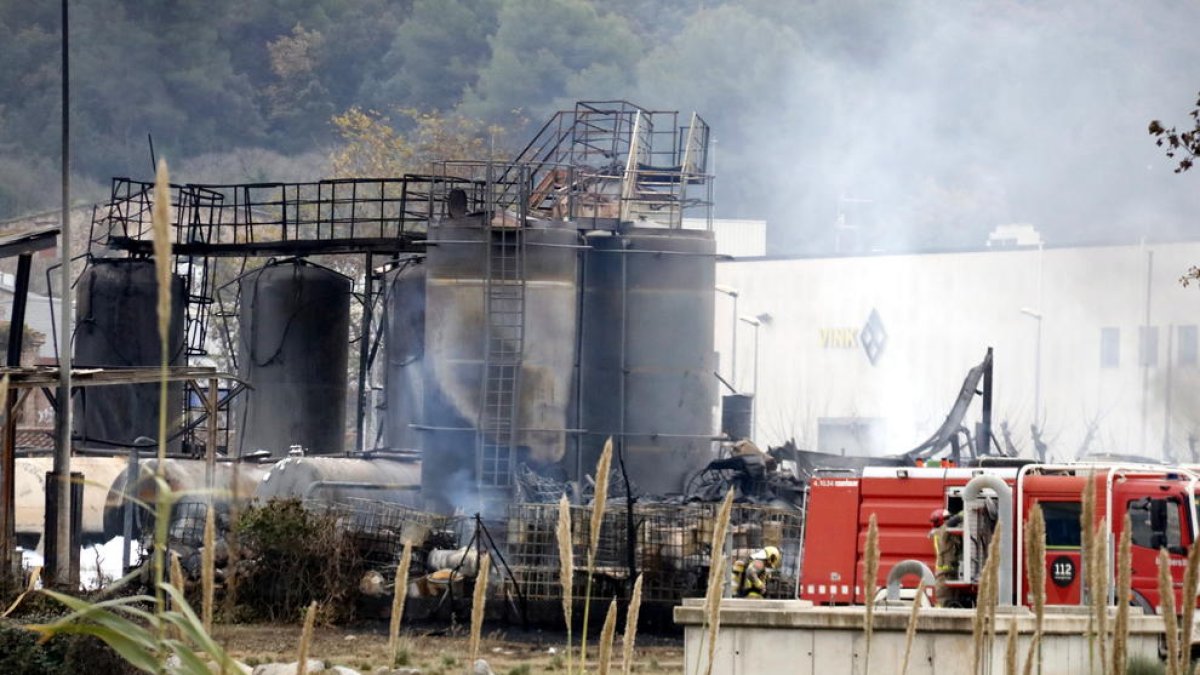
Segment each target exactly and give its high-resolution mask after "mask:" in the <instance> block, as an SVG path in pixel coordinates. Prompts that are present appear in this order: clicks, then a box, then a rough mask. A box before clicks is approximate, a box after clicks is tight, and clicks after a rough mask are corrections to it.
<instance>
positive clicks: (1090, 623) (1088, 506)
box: [1079, 471, 1096, 672]
mask: <svg viewBox="0 0 1200 675" xmlns="http://www.w3.org/2000/svg"><path fill="white" fill-rule="evenodd" d="M1082 501H1083V506H1082V507H1081V510H1080V512H1079V528H1080V532H1081V534H1082V538H1083V541H1082V550H1081V551H1080V552H1079V553H1080V555H1079V558H1080V561H1081V562H1082V563H1083V567H1084V570H1083V572H1084V578H1083V581H1082V586H1083V588H1082V589H1081V590H1082V592H1083V593H1087V594H1091V593H1092V567H1093V562H1092V554H1093V551H1094V550H1095V548H1096V530H1095V527H1094V526H1095V522H1096V520H1095V519H1096V474H1095V472H1094V471H1088V474H1087V476H1086V478H1085V482H1084V484H1083V500H1082ZM1093 604H1094V603H1093ZM1084 637H1085V638H1087V641H1088V672H1095V670H1096V663H1095V652H1096V613H1095V612H1088V620H1087V624H1086V625H1085V626H1084Z"/></svg>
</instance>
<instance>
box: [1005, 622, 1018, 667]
mask: <svg viewBox="0 0 1200 675" xmlns="http://www.w3.org/2000/svg"><path fill="white" fill-rule="evenodd" d="M1017 634H1018V631H1017V617H1015V616H1014V617H1011V618H1010V619H1009V620H1008V644H1007V646H1006V647H1005V649H1004V672H1005V675H1017V671H1018V670H1019V669H1020V665H1021V664H1020V662H1019V661H1018V660H1017Z"/></svg>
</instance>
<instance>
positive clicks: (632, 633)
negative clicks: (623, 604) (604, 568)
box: [621, 574, 642, 675]
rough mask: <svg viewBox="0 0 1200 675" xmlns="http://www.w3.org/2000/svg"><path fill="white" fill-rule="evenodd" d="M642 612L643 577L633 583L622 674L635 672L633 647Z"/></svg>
mask: <svg viewBox="0 0 1200 675" xmlns="http://www.w3.org/2000/svg"><path fill="white" fill-rule="evenodd" d="M641 610H642V575H641V574H639V575H638V576H637V581H635V582H633V594H632V595H631V596H630V597H629V609H627V610H626V611H625V638H624V640H622V644H621V657H622V660H621V672H622V675H629V674H630V673H631V672H632V671H633V645H634V642H635V641H636V640H637V624H638V614H640V613H641Z"/></svg>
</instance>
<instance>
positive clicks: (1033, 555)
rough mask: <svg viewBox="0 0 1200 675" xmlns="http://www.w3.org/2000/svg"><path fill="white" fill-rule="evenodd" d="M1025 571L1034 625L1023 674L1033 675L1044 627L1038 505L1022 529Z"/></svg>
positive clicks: (1042, 547)
mask: <svg viewBox="0 0 1200 675" xmlns="http://www.w3.org/2000/svg"><path fill="white" fill-rule="evenodd" d="M1025 572H1026V575H1027V577H1028V579H1029V588H1030V595H1031V596H1032V597H1031V598H1030V600H1031V604H1033V621H1034V623H1033V637H1032V638H1031V639H1030V640H1029V652H1028V653H1027V654H1026V655H1025V670H1024V671H1023V672H1024V675H1033V672H1034V664H1035V663H1038V662H1040V661H1041V643H1042V631H1043V630H1044V629H1045V624H1046V517H1045V515H1044V514H1043V513H1042V507H1041V505H1040V504H1034V505H1033V509H1032V510H1031V511H1030V512H1029V520H1028V523H1027V524H1026V526H1025ZM1040 671H1041V668H1040V667H1039V668H1038V672H1040Z"/></svg>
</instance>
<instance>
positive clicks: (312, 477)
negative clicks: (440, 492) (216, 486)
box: [254, 457, 421, 507]
mask: <svg viewBox="0 0 1200 675" xmlns="http://www.w3.org/2000/svg"><path fill="white" fill-rule="evenodd" d="M254 498H255V499H256V500H257V501H259V502H260V503H263V502H267V501H270V500H272V499H301V500H305V501H308V500H317V501H322V502H328V503H332V502H337V503H343V504H345V503H348V502H349V501H350V500H353V499H365V500H370V501H378V502H387V503H390V504H402V505H404V506H411V507H417V506H419V505H420V498H421V464H420V463H419V462H415V461H412V460H411V459H400V460H398V459H358V458H348V457H289V458H287V459H284V460H281V461H279V462H276V463H275V465H274V466H272V467H271V468H270V469H269V470H268V471H267V472H266V474H264V475H263V477H262V479H261V480H260V481H259V483H258V489H257V491H256V492H255V495H254Z"/></svg>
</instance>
